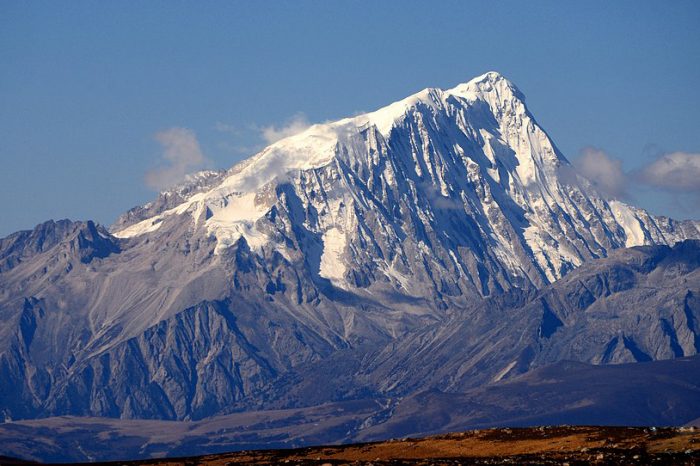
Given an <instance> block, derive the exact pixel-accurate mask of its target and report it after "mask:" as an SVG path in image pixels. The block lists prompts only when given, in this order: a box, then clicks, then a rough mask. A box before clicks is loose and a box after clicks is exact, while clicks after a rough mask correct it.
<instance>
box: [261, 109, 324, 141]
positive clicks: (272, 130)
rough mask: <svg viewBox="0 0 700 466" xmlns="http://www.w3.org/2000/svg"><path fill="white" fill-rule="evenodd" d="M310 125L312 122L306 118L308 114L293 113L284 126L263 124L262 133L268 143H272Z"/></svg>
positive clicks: (297, 132) (299, 131)
mask: <svg viewBox="0 0 700 466" xmlns="http://www.w3.org/2000/svg"><path fill="white" fill-rule="evenodd" d="M309 126H311V124H310V123H309V121H308V120H307V119H306V115H304V114H303V113H297V114H295V115H293V116H292V117H291V118H290V119H289V120H288V121H287V122H286V123H285V125H284V126H281V127H279V128H278V127H275V126H272V125H271V126H263V127H262V128H260V135H261V136H262V138H263V139H264V140H265V142H266V143H267V144H272V143H273V142H277V141H279V140H280V139H284V138H287V137H289V136H294V135H295V134H299V133H301V132H302V131H304V130H305V129H306V128H308V127H309Z"/></svg>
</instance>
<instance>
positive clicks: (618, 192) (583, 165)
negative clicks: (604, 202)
mask: <svg viewBox="0 0 700 466" xmlns="http://www.w3.org/2000/svg"><path fill="white" fill-rule="evenodd" d="M574 165H575V166H576V168H577V170H578V172H579V173H580V174H581V175H583V176H584V177H585V178H587V179H588V180H589V181H590V182H591V183H592V184H593V185H594V186H595V187H596V188H597V189H598V190H599V191H600V192H601V193H603V194H606V195H608V196H611V197H615V198H624V197H627V188H628V185H629V180H628V176H627V174H626V173H625V172H624V171H623V169H622V161H621V160H618V159H616V158H614V157H611V156H610V155H608V154H606V153H605V152H604V151H602V150H600V149H596V148H594V147H587V148H584V149H583V150H582V151H581V155H580V156H579V157H578V158H577V159H576V160H574Z"/></svg>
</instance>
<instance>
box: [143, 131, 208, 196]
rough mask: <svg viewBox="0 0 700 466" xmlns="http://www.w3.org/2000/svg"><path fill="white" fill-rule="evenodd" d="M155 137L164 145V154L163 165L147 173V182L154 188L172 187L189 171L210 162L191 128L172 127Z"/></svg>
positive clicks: (162, 157)
mask: <svg viewBox="0 0 700 466" xmlns="http://www.w3.org/2000/svg"><path fill="white" fill-rule="evenodd" d="M154 138H155V140H156V141H158V142H159V143H160V144H161V145H162V146H163V154H162V156H161V159H162V160H161V166H159V167H157V168H155V169H153V170H150V171H149V172H147V173H146V184H147V185H148V186H149V187H151V188H153V189H157V190H162V189H165V188H168V187H171V186H173V185H175V184H177V183H179V182H180V181H182V180H183V179H184V178H185V175H187V174H188V173H191V172H193V171H195V170H197V169H200V168H203V167H205V166H206V165H208V164H209V160H207V158H206V157H205V156H204V154H203V153H202V149H201V148H200V147H199V142H198V141H197V136H196V135H195V133H194V131H192V130H191V129H187V128H170V129H167V130H164V131H161V132H159V133H156V134H155V136H154Z"/></svg>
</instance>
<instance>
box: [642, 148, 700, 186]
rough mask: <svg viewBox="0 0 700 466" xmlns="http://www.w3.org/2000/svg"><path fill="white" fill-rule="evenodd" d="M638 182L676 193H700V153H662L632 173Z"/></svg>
mask: <svg viewBox="0 0 700 466" xmlns="http://www.w3.org/2000/svg"><path fill="white" fill-rule="evenodd" d="M632 175H633V176H634V178H635V180H637V181H638V182H640V183H642V184H645V185H647V186H651V187H654V188H659V189H663V190H665V191H669V192H675V193H700V153H690V152H672V153H670V154H665V155H662V156H661V157H659V158H657V159H656V160H654V161H653V162H652V163H650V164H649V165H647V166H645V167H643V168H642V169H641V170H638V171H637V172H635V173H633V174H632Z"/></svg>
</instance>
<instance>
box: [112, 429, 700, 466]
mask: <svg viewBox="0 0 700 466" xmlns="http://www.w3.org/2000/svg"><path fill="white" fill-rule="evenodd" d="M101 464H103V465H117V464H121V465H158V466H165V465H207V466H215V465H239V464H250V465H278V464H279V465H306V464H315V465H370V464H372V465H456V464H461V465H470V464H517V465H535V464H537V465H540V464H543V465H546V464H560V465H564V464H569V465H571V466H573V465H583V464H621V465H622V464H624V465H634V464H659V465H667V464H674V465H700V429H698V428H694V427H682V428H654V427H651V428H640V427H571V426H562V427H537V428H525V429H505V428H500V429H487V430H478V431H469V432H464V433H456V434H447V435H438V436H432V437H426V438H421V439H414V438H407V439H398V440H389V441H385V442H376V443H363V444H353V445H344V446H327V447H310V448H300V449H294V450H259V451H243V452H236V453H224V454H218V455H207V456H201V457H196V458H195V457H193V458H179V459H160V460H141V461H126V462H124V461H122V462H112V463H101Z"/></svg>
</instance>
